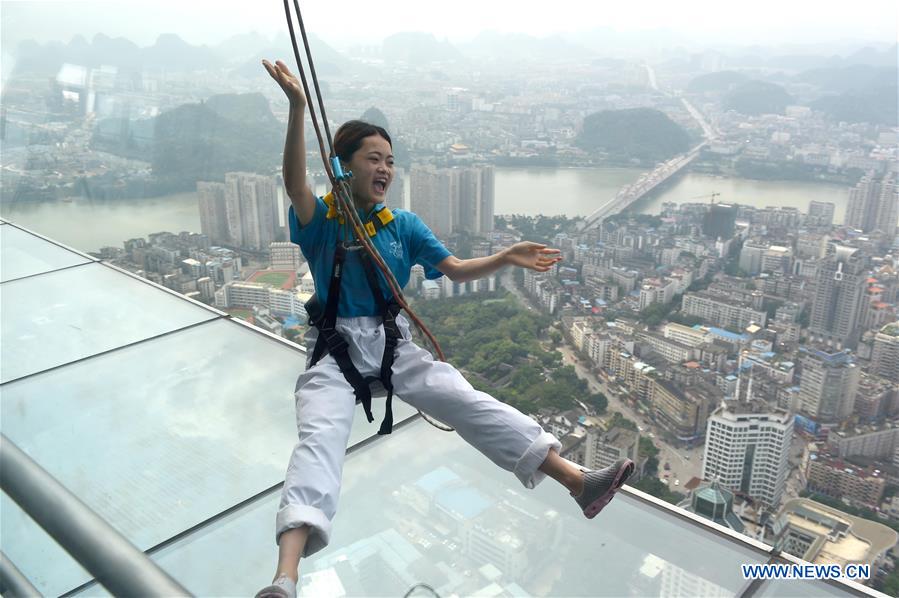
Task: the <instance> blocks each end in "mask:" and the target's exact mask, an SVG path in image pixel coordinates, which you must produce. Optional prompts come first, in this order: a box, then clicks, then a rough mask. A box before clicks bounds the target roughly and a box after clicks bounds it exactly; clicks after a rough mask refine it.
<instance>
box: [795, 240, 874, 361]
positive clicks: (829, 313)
mask: <svg viewBox="0 0 899 598" xmlns="http://www.w3.org/2000/svg"><path fill="white" fill-rule="evenodd" d="M866 267H867V264H866V260H865V258H864V255H863V254H862V253H861V251H860V250H859V249H857V248H855V247H847V246H845V245H838V244H835V243H832V244H830V245H829V246H828V255H827V257H825V258H824V260H822V261H821V262H820V263H819V264H818V268H817V272H816V273H815V294H814V297H813V300H812V311H811V317H810V319H809V333H810V335H811V337H812V338H813V339H814V340H818V341H821V342H824V343H827V344H829V345H834V346H836V347H840V348H842V347H854V346H855V345H856V343H857V342H858V336H859V318H860V316H861V310H862V306H863V304H864V301H863V297H864V293H865V270H866Z"/></svg>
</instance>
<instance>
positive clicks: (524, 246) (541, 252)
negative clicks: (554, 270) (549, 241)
mask: <svg viewBox="0 0 899 598" xmlns="http://www.w3.org/2000/svg"><path fill="white" fill-rule="evenodd" d="M560 261H562V252H561V251H560V250H558V249H550V248H548V247H547V246H546V245H541V244H540V243H532V242H530V241H522V242H521V243H516V244H515V245H512V246H511V247H509V248H508V249H507V250H506V263H508V264H512V265H513V266H521V267H522V268H530V269H531V270H536V271H537V272H546V271H547V270H549V269H550V268H551V267H552V266H553V264H555V263H556V262H560Z"/></svg>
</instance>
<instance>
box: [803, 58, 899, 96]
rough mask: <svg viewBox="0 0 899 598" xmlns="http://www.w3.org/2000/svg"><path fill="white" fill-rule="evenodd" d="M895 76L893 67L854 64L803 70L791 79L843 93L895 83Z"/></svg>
mask: <svg viewBox="0 0 899 598" xmlns="http://www.w3.org/2000/svg"><path fill="white" fill-rule="evenodd" d="M896 77H897V74H896V69H895V68H894V67H889V66H887V67H878V66H870V65H864V64H856V65H853V66H844V67H831V68H823V69H813V70H808V71H803V72H801V73H799V74H798V75H796V76H795V77H793V80H794V81H796V82H799V83H809V84H811V85H816V86H818V87H820V88H821V89H822V90H823V91H827V92H834V93H843V92H849V91H858V90H859V89H871V88H874V87H880V86H882V85H883V84H885V83H889V82H890V81H892V82H893V83H895V81H896Z"/></svg>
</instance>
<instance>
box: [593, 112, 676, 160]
mask: <svg viewBox="0 0 899 598" xmlns="http://www.w3.org/2000/svg"><path fill="white" fill-rule="evenodd" d="M576 143H577V145H578V147H580V148H582V149H584V150H586V151H601V152H605V153H607V154H609V155H610V156H611V157H613V158H614V159H616V161H623V160H630V159H637V160H640V161H641V162H643V163H653V162H659V161H661V160H667V159H668V158H671V157H673V156H675V155H677V154H679V153H682V152H685V151H686V150H688V149H689V148H690V136H689V135H688V134H687V132H686V131H685V130H684V129H683V128H682V127H681V126H680V125H678V124H677V123H675V122H674V121H672V120H671V119H670V118H668V116H666V115H665V113H663V112H660V111H658V110H653V109H651V108H631V109H628V110H605V111H602V112H597V113H594V114H591V115H590V116H588V117H587V118H586V119H584V128H583V130H582V131H581V133H580V134H579V135H578V137H577V140H576Z"/></svg>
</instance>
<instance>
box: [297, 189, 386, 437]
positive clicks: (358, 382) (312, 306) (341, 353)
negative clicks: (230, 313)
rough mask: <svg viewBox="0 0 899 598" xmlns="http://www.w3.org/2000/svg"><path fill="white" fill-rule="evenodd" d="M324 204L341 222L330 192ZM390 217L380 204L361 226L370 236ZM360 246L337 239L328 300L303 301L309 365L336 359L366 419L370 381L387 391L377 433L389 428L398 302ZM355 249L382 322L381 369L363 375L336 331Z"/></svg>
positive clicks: (369, 400)
mask: <svg viewBox="0 0 899 598" xmlns="http://www.w3.org/2000/svg"><path fill="white" fill-rule="evenodd" d="M323 199H324V201H325V204H327V206H328V214H327V216H326V218H327V219H329V220H331V219H334V218H337V219H338V222H339V223H340V224H343V223H344V222H343V216H342V215H341V214H340V213H339V212H338V210H337V206H336V205H335V204H336V201H335V200H334V197H333V195H332V194H331V193H328V194H327V195H326V196H325V197H324V198H323ZM392 221H393V213H392V212H391V211H390V210H389V209H387V208H382V209H381V210H378V211H377V212H376V213H375V214H374V217H373V218H372V219H370V220H369V221H368V222H365V223H364V226H365V230H366V232H367V233H368V235H369V236H370V237H374V236H375V235H376V234H378V231H380V230H381V229H382V228H384V227H385V226H387V225H388V224H390V223H391V222H392ZM361 249H362V246H361V245H359V244H358V243H347V242H346V241H338V242H337V247H336V249H335V251H334V265H333V267H332V268H331V278H330V280H329V282H328V300H327V302H326V303H325V308H324V310H322V309H321V302H320V301H319V300H318V298H317V297H316V296H315V295H313V296H312V298H311V299H310V300H309V301H307V302H306V313H307V314H308V315H309V323H310V324H311V325H313V326H315V327H316V329H317V330H318V338H317V339H316V341H315V347H314V348H313V350H312V359H311V361H310V365H309V367H312V366H314V365H315V364H316V363H318V361H319V360H320V359H321V358H322V357H324V356H325V354H326V353H330V354H331V356H332V357H333V358H334V361H336V362H337V367H339V368H340V372H341V373H342V374H343V377H344V378H346V381H347V382H348V383H349V384H350V386H352V387H353V393H354V394H355V395H356V400H357V401H358V402H360V403H362V409H363V410H364V411H365V417H367V418H368V421H369V422H372V421H374V419H375V418H374V416H373V415H372V413H371V388H370V385H371V383H372V382H377V381H380V382H381V385H382V386H383V387H384V389H385V390H386V391H387V408H386V410H385V413H384V421H382V422H381V428H380V429H379V430H378V434H390V432H391V431H392V430H393V408H392V403H393V383H392V382H391V376H392V374H393V369H392V368H393V360H394V358H395V356H396V347H397V345H398V344H399V340H400V337H401V335H400V329H399V327H398V326H397V323H396V316H397V314H399V312H400V309H401V306H400V305H399V304H398V303H397V302H396V301H394V300H392V299H391V300H390V301H387V300H385V299H384V294H383V292H382V291H381V285H380V283H379V281H378V273H377V272H376V271H375V267H374V265H373V264H372V262H371V258H370V257H369V255H368V253H367V252H365V251H360V250H361ZM354 251H358V255H359V260H360V261H361V263H362V269H363V270H364V271H365V279H366V280H367V281H368V286H369V288H370V289H371V292H372V295H374V298H375V304H376V305H377V307H378V312H379V314H380V316H381V318H382V320H383V322H384V356H383V357H382V358H381V370H380V375H379V376H366V377H363V376H362V374H360V373H359V370H358V369H357V368H356V366H355V365H353V360H352V359H351V358H350V355H349V347H350V346H349V343H347V342H346V340H345V339H344V338H343V336H342V335H341V334H340V333H339V332H338V331H337V327H336V326H337V307H338V305H339V303H340V286H341V284H340V283H341V280H342V277H343V268H344V264H345V262H346V258H347V255H348V254H349V253H350V252H354Z"/></svg>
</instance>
